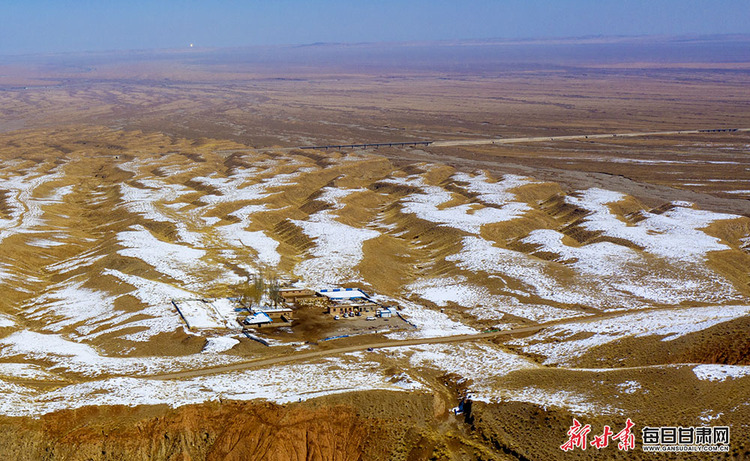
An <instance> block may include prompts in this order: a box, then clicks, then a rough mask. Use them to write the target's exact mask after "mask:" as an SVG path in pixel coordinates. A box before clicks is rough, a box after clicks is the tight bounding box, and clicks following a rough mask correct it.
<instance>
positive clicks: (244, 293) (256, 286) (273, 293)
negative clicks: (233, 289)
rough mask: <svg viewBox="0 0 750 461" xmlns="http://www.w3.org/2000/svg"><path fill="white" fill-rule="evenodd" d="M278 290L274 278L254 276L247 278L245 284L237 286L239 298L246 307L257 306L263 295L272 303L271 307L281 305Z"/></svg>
mask: <svg viewBox="0 0 750 461" xmlns="http://www.w3.org/2000/svg"><path fill="white" fill-rule="evenodd" d="M280 288H281V285H280V283H279V280H278V279H277V278H276V277H275V276H270V277H267V276H265V275H263V274H255V275H252V276H248V277H247V280H246V281H245V283H242V284H241V285H240V286H239V298H240V300H241V301H242V303H243V304H245V305H247V306H257V305H259V304H260V303H261V301H262V300H263V298H264V295H265V296H266V297H267V298H268V299H269V300H270V301H271V302H272V303H273V307H276V306H278V305H279V303H281V294H280V291H279V290H280Z"/></svg>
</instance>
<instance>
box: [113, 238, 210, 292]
mask: <svg viewBox="0 0 750 461" xmlns="http://www.w3.org/2000/svg"><path fill="white" fill-rule="evenodd" d="M130 229H131V230H128V231H123V232H119V233H118V234H117V241H118V242H119V243H120V245H122V246H123V247H125V248H123V249H121V250H119V251H118V252H117V253H118V254H121V255H122V256H129V257H131V258H136V259H140V260H141V261H144V262H145V263H147V264H149V265H150V266H152V267H153V268H154V269H156V270H157V271H158V272H161V273H162V274H165V275H168V276H170V277H172V278H174V279H175V280H180V281H182V282H185V283H191V282H193V281H195V277H194V276H193V275H191V272H195V271H197V270H199V269H200V268H201V267H203V266H205V264H204V263H203V262H202V261H201V257H203V256H204V255H205V254H206V252H205V251H203V250H198V249H195V248H190V247H188V246H185V245H178V244H176V243H168V242H164V241H162V240H159V239H157V238H156V237H154V236H153V234H151V232H149V231H148V229H146V228H145V227H143V226H141V225H136V226H132V227H131V228H130Z"/></svg>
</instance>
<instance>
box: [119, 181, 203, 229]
mask: <svg viewBox="0 0 750 461" xmlns="http://www.w3.org/2000/svg"><path fill="white" fill-rule="evenodd" d="M140 182H141V183H142V184H144V183H145V184H144V185H146V184H148V185H149V186H150V187H149V186H147V187H146V188H140V187H133V186H130V185H128V184H125V183H122V184H120V195H121V200H122V203H123V205H124V206H125V208H126V209H127V210H128V211H130V212H131V213H135V214H138V215H141V216H143V217H144V218H146V219H148V220H150V221H159V222H176V221H175V220H174V219H172V218H170V217H168V216H167V215H165V214H164V213H163V212H161V211H160V210H159V209H158V208H157V206H156V204H157V203H164V202H171V201H174V200H177V199H178V198H179V197H180V196H182V195H185V194H189V193H192V192H193V190H192V189H190V188H188V187H185V186H183V185H177V184H168V183H165V182H161V181H146V180H141V181H140Z"/></svg>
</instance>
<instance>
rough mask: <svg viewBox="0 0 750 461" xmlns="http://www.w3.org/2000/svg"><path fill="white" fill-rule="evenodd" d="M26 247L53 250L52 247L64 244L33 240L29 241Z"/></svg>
mask: <svg viewBox="0 0 750 461" xmlns="http://www.w3.org/2000/svg"><path fill="white" fill-rule="evenodd" d="M27 245H31V246H34V247H39V248H53V247H59V246H63V245H65V242H61V241H59V240H50V239H35V240H31V241H30V242H27Z"/></svg>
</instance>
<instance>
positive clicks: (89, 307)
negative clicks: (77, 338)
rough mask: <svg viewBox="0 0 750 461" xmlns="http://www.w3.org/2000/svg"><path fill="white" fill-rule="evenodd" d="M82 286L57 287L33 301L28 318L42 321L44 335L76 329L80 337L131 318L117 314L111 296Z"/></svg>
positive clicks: (75, 283) (76, 284)
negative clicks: (106, 324) (116, 321)
mask: <svg viewBox="0 0 750 461" xmlns="http://www.w3.org/2000/svg"><path fill="white" fill-rule="evenodd" d="M82 285H83V282H73V283H69V284H67V285H61V286H57V287H54V288H53V289H51V290H49V291H47V292H45V293H42V294H41V295H39V296H38V297H36V298H35V299H34V300H32V301H31V302H30V303H29V304H27V306H25V307H24V311H25V312H27V313H28V314H27V315H28V317H29V318H32V319H36V320H42V321H43V323H44V327H43V329H44V330H45V331H52V332H59V331H60V330H62V329H63V328H66V327H71V326H76V328H75V331H76V332H77V333H78V334H79V335H81V336H85V335H88V334H90V333H91V332H92V331H94V330H96V329H97V328H99V327H100V326H101V325H102V323H111V322H113V321H115V320H119V321H122V320H124V318H127V317H130V316H131V315H132V314H130V313H125V312H118V311H115V308H114V298H113V297H111V296H110V295H109V294H107V293H105V292H102V291H98V290H92V289H90V288H84V287H83V286H82ZM123 317H124V318H123Z"/></svg>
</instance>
